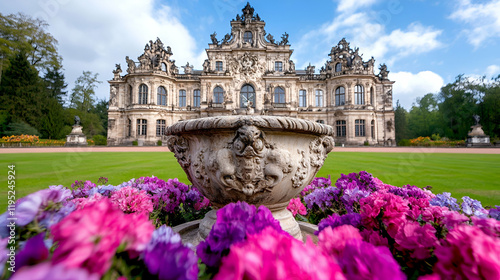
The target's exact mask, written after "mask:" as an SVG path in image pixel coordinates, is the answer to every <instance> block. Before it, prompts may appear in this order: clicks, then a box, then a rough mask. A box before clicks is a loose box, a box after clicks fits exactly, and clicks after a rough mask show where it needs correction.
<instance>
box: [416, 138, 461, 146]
mask: <svg viewBox="0 0 500 280" xmlns="http://www.w3.org/2000/svg"><path fill="white" fill-rule="evenodd" d="M410 145H411V146H424V147H460V146H465V140H432V139H431V138H430V137H429V136H426V137H423V136H420V137H418V138H415V139H410Z"/></svg>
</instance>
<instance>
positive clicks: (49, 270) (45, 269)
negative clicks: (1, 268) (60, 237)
mask: <svg viewBox="0 0 500 280" xmlns="http://www.w3.org/2000/svg"><path fill="white" fill-rule="evenodd" d="M10 279H11V280H26V279H29V280H49V279H50V280H52V279H58V280H98V279H101V277H99V275H97V274H95V273H92V274H91V273H89V272H87V271H86V270H85V269H81V268H69V267H65V266H64V265H60V264H59V265H53V264H51V263H48V262H44V263H40V264H37V265H35V266H25V267H23V268H21V269H20V270H19V271H17V272H16V273H15V274H14V275H13V276H12V278H10Z"/></svg>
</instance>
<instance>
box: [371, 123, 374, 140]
mask: <svg viewBox="0 0 500 280" xmlns="http://www.w3.org/2000/svg"><path fill="white" fill-rule="evenodd" d="M371 132H372V139H375V120H372V130H371Z"/></svg>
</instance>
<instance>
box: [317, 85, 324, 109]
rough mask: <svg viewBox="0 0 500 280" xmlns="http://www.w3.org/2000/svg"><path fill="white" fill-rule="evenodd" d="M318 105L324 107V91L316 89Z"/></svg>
mask: <svg viewBox="0 0 500 280" xmlns="http://www.w3.org/2000/svg"><path fill="white" fill-rule="evenodd" d="M316 107H323V91H322V90H320V89H317V90H316Z"/></svg>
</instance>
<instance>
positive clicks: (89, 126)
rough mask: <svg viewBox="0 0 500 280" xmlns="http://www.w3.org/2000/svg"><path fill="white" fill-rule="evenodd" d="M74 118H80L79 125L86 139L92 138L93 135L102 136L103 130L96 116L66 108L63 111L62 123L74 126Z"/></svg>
mask: <svg viewBox="0 0 500 280" xmlns="http://www.w3.org/2000/svg"><path fill="white" fill-rule="evenodd" d="M75 116H79V117H80V125H81V126H82V127H83V133H84V134H85V135H86V136H87V138H92V137H93V136H94V135H102V133H103V131H104V128H103V127H102V122H101V120H100V119H99V116H98V115H97V114H95V113H92V112H82V111H80V110H78V109H74V108H67V109H66V110H64V123H65V124H66V125H68V126H72V125H74V124H75Z"/></svg>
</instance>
